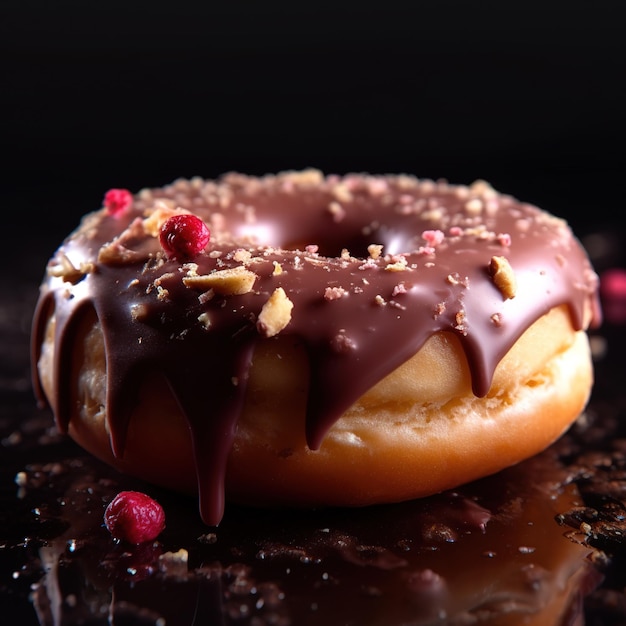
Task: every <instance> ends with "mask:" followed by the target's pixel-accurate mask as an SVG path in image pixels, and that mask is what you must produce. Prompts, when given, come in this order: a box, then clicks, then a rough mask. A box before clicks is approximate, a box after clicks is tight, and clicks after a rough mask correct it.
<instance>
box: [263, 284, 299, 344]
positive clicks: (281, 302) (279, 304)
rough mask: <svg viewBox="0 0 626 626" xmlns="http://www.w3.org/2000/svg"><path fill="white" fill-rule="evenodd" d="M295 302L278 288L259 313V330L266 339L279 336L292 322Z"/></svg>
mask: <svg viewBox="0 0 626 626" xmlns="http://www.w3.org/2000/svg"><path fill="white" fill-rule="evenodd" d="M292 309H293V302H292V301H291V300H290V299H289V298H288V297H287V294H286V293H285V290H284V289H283V288H282V287H278V288H276V289H275V290H274V293H272V295H271V296H270V297H269V298H268V300H267V301H266V302H265V304H264V305H263V308H262V309H261V312H260V313H259V319H258V321H257V330H258V331H259V333H260V334H261V335H263V336H264V337H273V336H274V335H277V334H278V333H279V332H280V331H281V330H283V328H285V327H286V326H287V324H289V322H290V321H291V310H292Z"/></svg>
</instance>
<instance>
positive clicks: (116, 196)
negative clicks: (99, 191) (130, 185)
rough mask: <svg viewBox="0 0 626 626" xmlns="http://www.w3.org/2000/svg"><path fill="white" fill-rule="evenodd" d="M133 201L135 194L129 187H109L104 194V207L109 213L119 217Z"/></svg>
mask: <svg viewBox="0 0 626 626" xmlns="http://www.w3.org/2000/svg"><path fill="white" fill-rule="evenodd" d="M132 203H133V195H132V194H131V193H130V191H128V189H109V191H107V192H106V193H105V194H104V208H105V209H106V212H107V213H108V214H109V215H112V216H113V217H118V216H119V215H121V214H122V213H124V212H125V211H127V210H128V209H129V208H130V206H131V204H132Z"/></svg>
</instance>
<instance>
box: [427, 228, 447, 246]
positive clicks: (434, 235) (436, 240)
mask: <svg viewBox="0 0 626 626" xmlns="http://www.w3.org/2000/svg"><path fill="white" fill-rule="evenodd" d="M444 237H445V235H444V234H443V232H442V231H441V230H425V231H424V232H423V233H422V238H423V239H424V241H425V242H426V243H427V244H429V245H430V246H432V247H433V248H434V247H436V246H438V245H439V244H440V243H441V242H442V241H443V240H444Z"/></svg>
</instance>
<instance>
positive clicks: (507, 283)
mask: <svg viewBox="0 0 626 626" xmlns="http://www.w3.org/2000/svg"><path fill="white" fill-rule="evenodd" d="M489 274H490V275H491V278H492V279H493V282H494V284H495V285H496V287H497V288H498V289H499V290H500V293H501V294H502V295H503V296H504V299H505V300H508V299H510V298H515V293H516V291H517V282H516V280H515V272H514V271H513V268H512V267H511V265H510V263H509V261H508V259H507V258H506V257H503V256H494V257H491V261H490V263H489Z"/></svg>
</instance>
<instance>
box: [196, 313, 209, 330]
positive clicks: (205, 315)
mask: <svg viewBox="0 0 626 626" xmlns="http://www.w3.org/2000/svg"><path fill="white" fill-rule="evenodd" d="M198 321H199V322H200V323H201V324H202V325H203V326H204V328H205V329H206V330H209V328H211V316H210V315H209V314H208V313H207V312H206V311H205V312H204V313H200V315H198Z"/></svg>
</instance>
